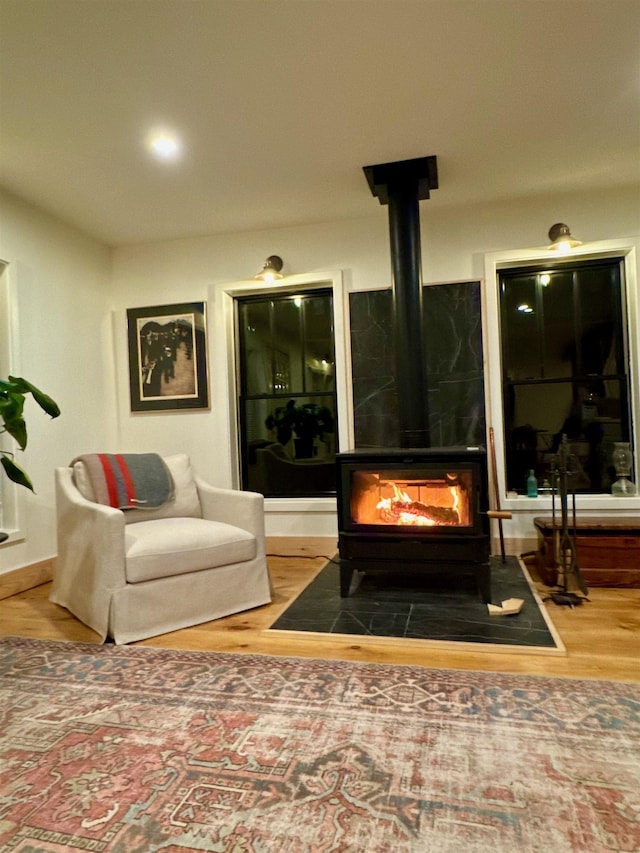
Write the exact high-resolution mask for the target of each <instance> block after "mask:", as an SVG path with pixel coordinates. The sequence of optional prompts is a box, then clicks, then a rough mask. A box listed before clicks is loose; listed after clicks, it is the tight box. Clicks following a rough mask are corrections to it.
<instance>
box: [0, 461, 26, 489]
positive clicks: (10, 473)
mask: <svg viewBox="0 0 640 853" xmlns="http://www.w3.org/2000/svg"><path fill="white" fill-rule="evenodd" d="M0 464H1V465H2V467H3V468H4V472H5V474H6V475H7V477H8V478H9V479H10V480H12V481H13V482H14V483H17V484H18V485H19V486H25V487H26V488H27V489H30V490H31V491H32V492H33V491H34V489H33V484H32V482H31V480H30V479H29V477H28V476H27V474H26V472H25V471H23V470H22V468H21V467H20V466H19V465H16V463H15V462H14V461H13V459H11V458H10V457H9V456H3V457H2V458H1V459H0Z"/></svg>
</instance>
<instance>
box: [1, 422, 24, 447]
mask: <svg viewBox="0 0 640 853" xmlns="http://www.w3.org/2000/svg"><path fill="white" fill-rule="evenodd" d="M4 428H5V431H6V432H8V433H9V435H10V436H11V437H12V438H14V439H15V440H16V441H17V442H18V446H19V447H20V450H24V449H25V447H26V446H27V424H26V423H25V420H24V418H23V417H12V418H11V419H7V417H6V414H5V416H4Z"/></svg>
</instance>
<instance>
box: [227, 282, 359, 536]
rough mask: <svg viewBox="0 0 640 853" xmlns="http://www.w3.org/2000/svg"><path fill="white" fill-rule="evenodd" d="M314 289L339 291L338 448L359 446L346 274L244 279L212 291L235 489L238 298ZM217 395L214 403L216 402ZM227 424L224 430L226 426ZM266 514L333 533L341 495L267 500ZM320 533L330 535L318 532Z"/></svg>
mask: <svg viewBox="0 0 640 853" xmlns="http://www.w3.org/2000/svg"><path fill="white" fill-rule="evenodd" d="M313 288H318V289H325V288H332V289H333V329H334V339H335V382H336V402H337V418H338V435H337V442H338V446H339V447H340V448H341V450H342V449H348V448H351V447H353V402H352V398H351V393H350V388H351V386H350V381H349V376H350V373H351V364H350V355H349V349H348V341H347V340H346V337H345V335H346V331H345V330H346V329H347V325H346V320H345V318H346V317H347V316H348V313H347V293H346V289H345V286H344V281H343V272H342V271H341V270H335V271H326V272H324V271H318V272H316V273H302V274H300V275H291V276H287V277H286V278H285V279H283V280H282V281H279V282H278V283H277V284H275V285H274V284H264V283H261V282H256V281H250V282H247V281H241V282H236V283H233V284H229V285H227V286H226V287H224V288H222V289H217V288H212V291H211V300H212V303H214V304H215V305H216V308H217V310H216V311H215V312H213V334H212V340H213V339H215V337H216V336H217V335H220V336H222V337H223V338H224V340H225V342H226V346H225V350H224V353H219V357H218V359H216V358H215V356H214V357H212V375H214V376H215V375H216V373H217V375H218V376H220V377H221V378H222V376H226V383H225V384H226V393H225V394H222V396H221V397H220V398H219V406H218V413H219V418H220V419H221V421H222V422H223V423H224V428H223V432H226V442H227V447H228V448H229V457H228V463H229V474H230V481H231V484H232V487H233V488H239V484H240V454H239V447H240V444H239V442H240V433H239V420H238V417H239V411H238V404H237V401H238V389H237V371H236V363H237V340H236V333H235V329H236V325H235V308H236V306H235V300H236V298H237V297H243V296H249V295H251V294H262V295H266V294H268V293H269V292H271V291H273V292H275V293H287V292H289V293H295V291H296V290H301V289H304V290H312V289H313ZM216 399H217V398H216V395H215V391H214V402H215V401H216ZM222 422H221V426H222ZM265 512H266V513H267V515H268V516H269V515H273V516H274V517H277V516H282V518H283V519H284V520H283V523H285V524H287V523H289V522H288V521H287V520H286V519H287V518H288V517H289V516H290V515H291V514H295V515H298V514H300V513H315V516H314V517H315V518H316V522H314V523H315V524H316V527H317V530H319V531H326V535H331V533H332V531H333V529H334V527H335V513H336V499H335V497H333V496H332V497H313V498H284V497H282V498H266V499H265ZM317 535H325V534H320V533H318V534H317Z"/></svg>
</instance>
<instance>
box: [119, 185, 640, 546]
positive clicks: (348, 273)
mask: <svg viewBox="0 0 640 853" xmlns="http://www.w3.org/2000/svg"><path fill="white" fill-rule="evenodd" d="M363 181H364V179H363ZM363 191H366V186H363ZM442 192H443V191H442V190H437V191H436V192H435V193H434V194H433V198H432V199H431V200H428V201H424V202H421V205H420V212H421V230H422V256H423V279H424V281H425V282H444V281H458V280H464V279H470V278H483V277H484V260H485V254H486V253H494V252H499V251H508V250H515V249H531V248H533V247H542V246H545V245H546V244H547V242H548V240H547V232H548V230H549V228H550V226H551V225H552V224H553V223H554V222H558V221H563V222H568V223H569V225H570V226H571V229H572V232H573V233H574V234H575V235H576V236H578V238H580V239H582V240H583V241H585V242H586V241H597V240H604V239H608V238H612V237H625V236H630V235H637V234H640V208H639V206H638V203H637V202H638V197H639V192H638V187H633V188H622V189H618V190H611V191H607V192H602V193H599V194H594V193H587V194H580V195H567V196H563V197H553V198H552V197H549V196H541V197H539V198H534V199H517V200H514V201H512V202H510V203H508V204H507V203H504V204H491V205H489V204H488V205H486V206H476V207H467V208H465V209H458V208H456V209H453V208H447V207H446V206H438V204H437V203H436V196H437V194H440V193H442ZM387 217H388V212H387V208H386V207H382V206H380V205H379V204H378V202H377V201H376V200H375V199H372V214H371V217H368V218H366V219H360V220H352V221H341V222H340V221H336V222H334V223H326V224H320V225H316V226H305V227H299V228H287V229H280V230H274V231H270V232H264V231H263V232H254V233H246V234H234V235H222V236H210V237H206V236H203V237H198V238H192V239H185V240H178V241H173V242H164V243H161V244H146V245H140V246H133V247H123V248H120V249H117V250H116V251H115V253H114V267H113V304H114V309H115V312H114V322H115V326H114V328H115V329H116V343H117V350H118V358H119V360H118V364H117V367H118V380H119V411H120V412H121V420H120V428H121V441H122V445H123V447H124V448H125V449H134V448H136V447H139V446H145V442H146V443H147V444H149V443H150V444H151V445H153V446H154V447H155V448H157V449H158V450H160V451H161V452H165V451H166V452H168V451H170V450H175V449H176V448H180V449H184V450H186V451H187V452H188V453H189V454H190V455H191V456H192V457H193V459H194V460H196V462H197V467H198V469H199V471H200V472H201V473H202V474H203V476H205V477H206V478H207V479H210V480H212V481H213V482H215V483H218V484H220V485H232V484H233V478H234V473H235V466H234V463H233V454H232V453H231V452H230V451H229V447H228V443H229V442H228V437H229V434H230V433H229V426H228V423H229V419H230V418H231V417H232V410H231V409H230V407H229V405H228V382H227V370H228V367H229V351H228V349H227V345H228V343H229V342H228V340H226V339H225V331H226V330H225V326H224V323H223V318H222V317H221V316H220V315H221V312H222V299H221V294H222V292H223V291H225V290H226V289H232V288H233V287H234V286H235V285H236V284H237V283H238V282H239V281H241V280H243V279H247V278H249V277H250V276H251V275H252V273H253V272H254V271H256V270H258V269H260V268H261V266H262V263H263V262H264V259H265V258H266V257H267V256H268V255H271V254H278V255H280V256H281V257H282V258H283V259H284V262H285V268H284V270H283V272H284V273H285V275H286V276H288V275H291V274H305V276H307V277H309V278H311V279H312V278H313V276H314V274H315V275H317V277H318V279H322V278H323V277H325V275H326V271H327V270H342V273H343V276H342V277H343V281H344V286H345V290H346V291H349V290H362V289H369V288H377V287H385V286H389V284H390V256H389V239H388V218H387ZM286 281H287V279H285V281H284V282H283V284H286ZM196 300H206V301H207V302H208V306H209V355H210V367H211V392H212V406H211V411H210V412H200V413H195V412H192V413H180V414H175V415H174V414H170V415H167V414H159V415H155V414H145V415H144V416H140V415H132V414H130V413H129V412H128V410H127V406H128V389H127V366H126V339H125V336H126V309H127V308H128V307H134V306H145V305H147V306H152V305H162V304H165V303H170V302H176V301H177V302H179V301H196ZM497 330H498V326H497V317H496V318H494V320H492V321H491V322H490V323H489V325H488V328H487V329H485V333H486V334H488V335H496V334H497ZM339 345H340V342H338V346H339ZM342 449H346V448H344V447H343V448H342ZM267 504H268V506H267V531H268V533H270V534H271V535H285V534H288V535H305V534H307V535H335V533H336V521H335V513H334V510H333V507H332V506H329V505H328V504H327V502H326V501H324V502H321V503H319V504H318V505H317V507H318V510H319V511H318V512H314V510H313V506H314V504H313V502H309V504H307V505H306V509H307V511H306V512H304V513H302V512H300V509H301V507H300V504H299V502H298V503H295V502H289V504H288V506H289V508H290V511H289V512H286V511H284V508H285V507H286V505H287V502H284V501H269V502H267ZM538 507H539V509H538V512H539V511H540V509H541V508H542V507H541V504H540V505H538ZM530 516H531V517H532V513H529V514H526V518H525V523H524V524H522V523H520V521H515V522H513V523H512V530H513V535H514V537H515V536H517V537H522V536H525V537H526V536H527V535H531V537H533V535H534V533H533V528H532V527H531V523H530ZM505 528H508V524H505ZM506 535H507V536H508V535H509V531H508V529H507V530H506Z"/></svg>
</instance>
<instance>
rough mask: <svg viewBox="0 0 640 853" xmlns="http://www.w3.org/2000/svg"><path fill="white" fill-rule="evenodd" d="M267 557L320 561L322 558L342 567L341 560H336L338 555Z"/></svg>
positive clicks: (272, 555) (283, 555)
mask: <svg viewBox="0 0 640 853" xmlns="http://www.w3.org/2000/svg"><path fill="white" fill-rule="evenodd" d="M267 557H282V558H283V559H285V560H286V559H291V560H293V559H300V558H301V559H303V560H319V559H320V558H321V557H322V558H323V559H325V560H328V561H329V562H330V563H335V564H336V565H337V566H339V565H340V558H338V559H336V555H335V554H334V556H333V557H327V555H326V554H267Z"/></svg>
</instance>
